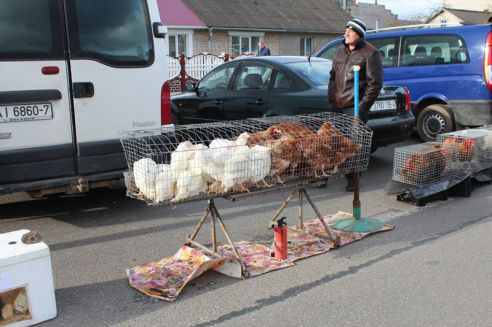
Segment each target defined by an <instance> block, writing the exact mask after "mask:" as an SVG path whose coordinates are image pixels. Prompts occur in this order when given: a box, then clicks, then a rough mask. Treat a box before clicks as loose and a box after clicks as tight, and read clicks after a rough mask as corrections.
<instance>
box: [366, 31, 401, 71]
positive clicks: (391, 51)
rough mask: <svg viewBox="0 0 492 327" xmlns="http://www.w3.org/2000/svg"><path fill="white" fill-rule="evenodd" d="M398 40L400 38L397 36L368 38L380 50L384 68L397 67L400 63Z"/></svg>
mask: <svg viewBox="0 0 492 327" xmlns="http://www.w3.org/2000/svg"><path fill="white" fill-rule="evenodd" d="M398 40H399V38H396V37H391V38H380V39H377V38H374V39H369V40H367V42H368V43H370V44H372V45H373V46H374V47H375V48H376V49H378V50H379V53H380V54H381V61H382V62H383V67H384V68H386V67H396V66H397V65H398V48H397V44H398Z"/></svg>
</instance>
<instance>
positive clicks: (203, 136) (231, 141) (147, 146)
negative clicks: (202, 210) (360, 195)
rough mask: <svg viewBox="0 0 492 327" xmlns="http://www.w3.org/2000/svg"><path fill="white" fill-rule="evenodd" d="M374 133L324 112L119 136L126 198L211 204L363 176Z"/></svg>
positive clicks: (340, 116) (350, 121)
mask: <svg viewBox="0 0 492 327" xmlns="http://www.w3.org/2000/svg"><path fill="white" fill-rule="evenodd" d="M371 141H372V131H371V130H370V129H369V128H367V127H366V126H365V125H364V124H363V123H361V122H359V121H358V120H354V118H353V117H350V116H346V115H340V114H333V113H324V114H316V115H301V116H278V117H272V118H258V119H248V120H240V121H227V122H216V123H206V124H192V125H178V126H176V129H175V131H174V132H170V133H160V131H159V132H154V131H136V132H129V133H126V134H125V136H124V137H122V138H121V143H122V145H123V149H124V151H125V155H126V159H127V164H128V168H129V173H128V174H127V177H128V180H127V194H128V195H129V196H130V197H134V198H138V199H142V200H145V201H146V202H147V203H149V204H170V203H179V202H184V201H195V200H202V199H208V198H212V197H217V196H224V195H226V194H233V193H238V192H254V191H255V190H259V189H264V188H270V187H275V186H277V187H279V186H286V185H287V184H288V183H295V182H299V181H302V180H312V179H324V178H327V177H329V176H336V175H341V174H347V173H351V172H360V171H364V170H366V169H367V166H368V164H369V157H370V149H371Z"/></svg>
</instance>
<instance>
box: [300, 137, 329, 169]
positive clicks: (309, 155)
mask: <svg viewBox="0 0 492 327" xmlns="http://www.w3.org/2000/svg"><path fill="white" fill-rule="evenodd" d="M299 143H300V147H301V149H302V157H303V159H304V163H305V166H306V169H305V174H304V175H307V176H311V175H314V177H316V178H318V177H320V175H319V174H321V176H323V177H326V176H327V173H326V171H328V170H330V169H332V168H333V167H334V166H335V155H336V152H335V150H334V148H333V145H332V144H331V137H329V136H319V135H318V134H314V133H313V134H310V135H306V137H305V138H303V139H301V140H299Z"/></svg>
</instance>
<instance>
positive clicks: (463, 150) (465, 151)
mask: <svg viewBox="0 0 492 327" xmlns="http://www.w3.org/2000/svg"><path fill="white" fill-rule="evenodd" d="M475 144H476V142H475V140H474V139H462V140H461V142H460V143H459V147H458V153H459V158H460V161H472V160H473V157H474V156H475Z"/></svg>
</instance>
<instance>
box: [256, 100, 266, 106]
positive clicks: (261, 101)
mask: <svg viewBox="0 0 492 327" xmlns="http://www.w3.org/2000/svg"><path fill="white" fill-rule="evenodd" d="M255 104H256V105H259V106H261V105H264V104H265V101H263V99H256V101H255Z"/></svg>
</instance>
